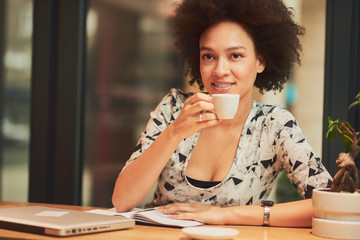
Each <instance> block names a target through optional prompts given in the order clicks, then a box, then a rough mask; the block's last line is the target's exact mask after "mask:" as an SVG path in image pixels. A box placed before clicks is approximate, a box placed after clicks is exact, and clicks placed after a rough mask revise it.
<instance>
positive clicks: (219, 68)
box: [214, 58, 230, 77]
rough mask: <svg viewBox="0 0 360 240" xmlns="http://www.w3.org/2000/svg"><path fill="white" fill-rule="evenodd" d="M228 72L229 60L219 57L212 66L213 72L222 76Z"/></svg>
mask: <svg viewBox="0 0 360 240" xmlns="http://www.w3.org/2000/svg"><path fill="white" fill-rule="evenodd" d="M229 72H230V66H229V62H228V61H227V59H225V58H219V60H218V61H217V63H216V66H215V68H214V74H215V75H216V76H217V77H223V76H225V75H227V74H229Z"/></svg>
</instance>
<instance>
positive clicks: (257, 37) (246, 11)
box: [171, 0, 304, 93]
mask: <svg viewBox="0 0 360 240" xmlns="http://www.w3.org/2000/svg"><path fill="white" fill-rule="evenodd" d="M293 15H294V13H293V11H292V9H290V8H287V7H286V6H285V5H284V4H283V2H282V1H281V0H183V1H182V2H181V3H180V4H179V5H178V6H177V8H176V10H175V15H174V16H173V17H171V23H172V27H173V34H174V40H175V46H176V47H177V48H178V50H179V53H180V55H181V57H182V58H183V61H184V64H185V66H186V73H187V74H190V77H191V80H190V84H191V85H193V84H194V83H195V82H196V83H197V84H198V86H199V87H200V89H203V88H204V85H203V83H202V81H201V75H200V52H199V39H200V36H201V34H202V33H203V32H204V31H205V30H206V29H207V28H208V27H210V26H212V25H214V24H217V23H220V22H223V21H232V22H235V23H238V24H240V25H241V26H242V27H244V29H245V30H246V31H247V32H248V34H249V35H250V36H251V38H252V40H253V42H254V45H255V51H256V53H257V54H260V55H261V56H263V58H264V60H265V65H266V67H265V70H264V71H263V72H262V73H260V74H258V75H257V78H256V80H255V86H256V87H257V88H259V90H260V92H261V93H263V92H264V90H265V91H271V90H282V88H283V85H284V84H285V83H286V82H287V80H288V79H289V77H290V72H291V68H292V66H293V64H294V63H298V64H300V52H301V51H302V46H301V43H300V40H299V36H301V35H303V34H304V28H303V27H302V26H300V25H298V24H296V23H295V22H294V21H293V19H292V17H293Z"/></svg>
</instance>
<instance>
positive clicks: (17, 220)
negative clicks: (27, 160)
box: [0, 206, 135, 236]
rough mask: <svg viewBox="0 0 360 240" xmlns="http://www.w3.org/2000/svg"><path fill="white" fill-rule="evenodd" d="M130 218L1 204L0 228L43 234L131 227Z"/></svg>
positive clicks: (67, 234)
mask: <svg viewBox="0 0 360 240" xmlns="http://www.w3.org/2000/svg"><path fill="white" fill-rule="evenodd" d="M134 225H135V221H134V220H133V219H129V218H125V217H119V216H116V217H115V216H105V215H99V214H93V213H89V212H82V211H74V210H67V209H60V208H52V207H43V206H26V207H13V208H0V226H1V228H5V229H10V230H16V231H25V232H32V233H37V234H46V235H53V236H73V235H79V234H87V233H95V232H104V231H112V230H118V229H126V228H131V227H133V226H134Z"/></svg>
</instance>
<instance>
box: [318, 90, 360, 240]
mask: <svg viewBox="0 0 360 240" xmlns="http://www.w3.org/2000/svg"><path fill="white" fill-rule="evenodd" d="M353 107H360V92H359V93H358V95H357V96H356V97H355V101H354V102H353V103H352V104H350V106H349V108H348V109H351V108H353ZM328 122H329V125H328V130H327V132H326V137H327V138H328V139H329V141H331V140H333V139H334V138H335V137H336V136H337V135H338V136H339V137H340V138H341V140H342V141H343V142H344V143H345V144H346V148H347V150H348V152H347V153H340V154H339V157H338V159H337V160H336V164H337V167H338V172H337V173H336V174H335V176H334V179H333V182H332V185H331V188H329V189H315V190H314V191H313V198H312V201H313V205H314V208H315V217H314V218H313V225H312V233H313V234H314V235H317V236H321V237H328V238H336V239H360V191H359V173H358V169H357V167H356V164H355V160H356V157H357V156H358V155H359V153H360V130H359V131H356V129H354V128H353V126H352V125H351V124H350V123H349V122H347V121H341V120H332V119H331V117H329V118H328Z"/></svg>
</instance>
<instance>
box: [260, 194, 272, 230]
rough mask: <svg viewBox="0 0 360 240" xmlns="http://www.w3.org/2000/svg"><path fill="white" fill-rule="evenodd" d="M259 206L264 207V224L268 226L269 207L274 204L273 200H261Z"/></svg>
mask: <svg viewBox="0 0 360 240" xmlns="http://www.w3.org/2000/svg"><path fill="white" fill-rule="evenodd" d="M261 206H262V207H264V223H263V225H264V226H269V224H270V207H272V206H274V202H273V201H270V200H262V201H261Z"/></svg>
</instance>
